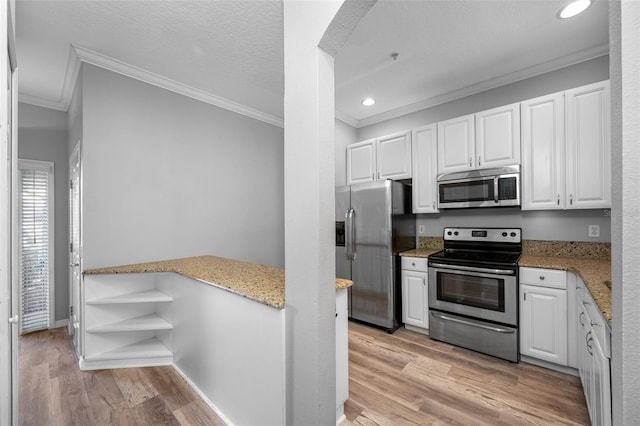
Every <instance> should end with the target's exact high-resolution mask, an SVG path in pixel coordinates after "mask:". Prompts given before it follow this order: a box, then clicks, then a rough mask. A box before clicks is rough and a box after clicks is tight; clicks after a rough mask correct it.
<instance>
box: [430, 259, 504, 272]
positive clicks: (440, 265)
mask: <svg viewBox="0 0 640 426" xmlns="http://www.w3.org/2000/svg"><path fill="white" fill-rule="evenodd" d="M429 266H433V267H435V268H444V269H451V270H460V271H469V272H480V273H485V274H495V275H515V274H516V272H515V271H512V270H510V269H485V268H474V267H472V266H463V265H446V264H444V263H435V262H433V263H429Z"/></svg>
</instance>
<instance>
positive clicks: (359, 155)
mask: <svg viewBox="0 0 640 426" xmlns="http://www.w3.org/2000/svg"><path fill="white" fill-rule="evenodd" d="M410 178H411V132H400V133H394V134H392V135H388V136H384V137H381V138H376V139H370V140H366V141H362V142H358V143H354V144H351V145H349V146H347V185H353V184H356V183H362V182H371V181H374V180H382V179H394V180H397V179H410Z"/></svg>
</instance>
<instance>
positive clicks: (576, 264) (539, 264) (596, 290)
mask: <svg viewBox="0 0 640 426" xmlns="http://www.w3.org/2000/svg"><path fill="white" fill-rule="evenodd" d="M518 265H519V266H528V267H532V268H547V269H561V270H564V271H571V272H574V273H576V274H578V276H579V277H580V278H582V281H584V284H585V286H586V287H587V289H589V292H590V293H591V296H592V297H593V300H594V301H595V302H596V304H597V305H598V308H600V311H601V312H602V315H603V316H604V318H605V319H606V320H607V321H611V287H610V286H611V261H610V260H609V259H603V258H582V257H557V256H533V255H528V254H523V255H522V257H521V258H520V261H519V262H518Z"/></svg>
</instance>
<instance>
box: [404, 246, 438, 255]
mask: <svg viewBox="0 0 640 426" xmlns="http://www.w3.org/2000/svg"><path fill="white" fill-rule="evenodd" d="M440 250H442V249H439V248H424V247H422V248H417V249H413V250H407V251H403V252H401V253H400V256H407V257H429V256H430V255H432V254H433V253H436V252H439V251H440Z"/></svg>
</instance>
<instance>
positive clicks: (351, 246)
mask: <svg viewBox="0 0 640 426" xmlns="http://www.w3.org/2000/svg"><path fill="white" fill-rule="evenodd" d="M354 215H355V212H354V210H353V209H349V210H347V214H346V219H347V220H346V221H345V227H346V230H345V236H346V244H345V245H346V248H347V259H349V260H354V259H355V258H356V250H355V248H356V227H355V225H354Z"/></svg>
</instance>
